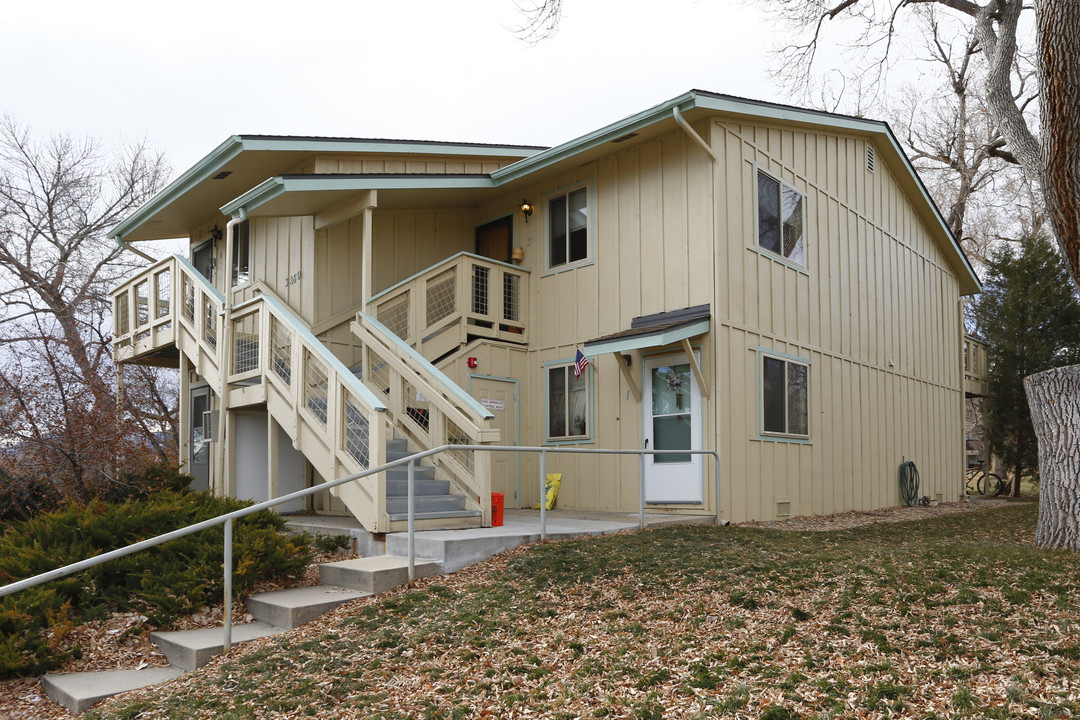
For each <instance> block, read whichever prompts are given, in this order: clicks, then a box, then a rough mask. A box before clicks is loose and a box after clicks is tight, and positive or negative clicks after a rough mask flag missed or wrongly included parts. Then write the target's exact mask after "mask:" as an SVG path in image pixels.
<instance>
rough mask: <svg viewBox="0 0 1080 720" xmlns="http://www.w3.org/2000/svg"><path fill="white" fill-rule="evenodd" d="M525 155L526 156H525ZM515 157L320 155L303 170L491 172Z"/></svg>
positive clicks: (439, 173)
mask: <svg viewBox="0 0 1080 720" xmlns="http://www.w3.org/2000/svg"><path fill="white" fill-rule="evenodd" d="M523 157H524V156H523ZM514 161H515V160H514V158H497V159H496V158H489V157H469V156H452V157H448V156H446V155H413V154H410V155H408V156H405V155H364V156H363V157H356V156H355V155H319V156H317V157H316V158H315V159H314V160H312V161H311V162H310V163H309V164H307V165H305V167H304V168H303V170H302V172H307V173H408V174H435V175H443V174H447V173H451V174H453V173H458V174H460V173H465V174H470V175H478V174H483V173H492V172H495V171H496V170H498V169H499V168H501V167H504V166H506V165H510V164H511V163H513V162H514Z"/></svg>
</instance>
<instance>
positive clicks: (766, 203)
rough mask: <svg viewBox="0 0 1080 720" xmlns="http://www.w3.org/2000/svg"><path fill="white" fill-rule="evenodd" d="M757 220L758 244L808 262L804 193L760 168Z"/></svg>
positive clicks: (801, 262) (787, 257) (792, 259)
mask: <svg viewBox="0 0 1080 720" xmlns="http://www.w3.org/2000/svg"><path fill="white" fill-rule="evenodd" d="M757 220H758V227H757V243H758V247H760V248H761V249H763V250H768V251H769V252H771V253H773V254H775V255H779V256H780V257H782V258H784V259H785V260H787V261H789V262H792V263H794V264H796V265H800V266H803V267H805V266H806V207H805V202H804V200H803V195H802V193H800V192H799V191H798V190H796V189H795V188H793V187H791V186H790V185H788V184H787V183H784V182H781V181H780V180H777V179H776V178H774V177H773V176H771V175H769V174H768V173H765V172H763V171H761V170H758V174H757Z"/></svg>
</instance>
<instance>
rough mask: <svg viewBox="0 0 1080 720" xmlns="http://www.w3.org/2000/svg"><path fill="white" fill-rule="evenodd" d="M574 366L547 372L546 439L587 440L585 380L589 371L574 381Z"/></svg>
mask: <svg viewBox="0 0 1080 720" xmlns="http://www.w3.org/2000/svg"><path fill="white" fill-rule="evenodd" d="M574 367H575V365H574V363H572V362H570V363H566V364H565V365H552V366H549V367H548V368H547V438H548V440H556V441H557V440H581V439H586V438H588V437H589V431H590V429H591V428H590V427H589V418H590V415H591V413H590V412H589V398H590V397H591V393H590V392H589V380H590V378H591V377H592V368H591V367H587V368H585V370H584V372H582V373H581V375H580V376H579V377H574Z"/></svg>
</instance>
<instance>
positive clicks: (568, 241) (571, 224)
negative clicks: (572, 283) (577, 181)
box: [548, 187, 589, 268]
mask: <svg viewBox="0 0 1080 720" xmlns="http://www.w3.org/2000/svg"><path fill="white" fill-rule="evenodd" d="M588 259H589V189H588V188H587V187H581V188H577V189H576V190H571V191H570V192H568V193H565V194H563V195H557V196H555V197H552V198H549V199H548V267H549V268H559V267H564V266H568V265H573V264H575V263H579V262H583V261H585V260H588Z"/></svg>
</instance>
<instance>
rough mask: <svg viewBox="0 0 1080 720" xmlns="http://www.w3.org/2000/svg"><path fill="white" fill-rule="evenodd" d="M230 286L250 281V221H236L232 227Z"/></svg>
mask: <svg viewBox="0 0 1080 720" xmlns="http://www.w3.org/2000/svg"><path fill="white" fill-rule="evenodd" d="M233 233H234V235H233V248H232V250H233V256H232V286H233V287H234V288H237V287H240V286H241V285H247V284H248V283H250V282H251V221H250V220H245V221H244V222H242V223H237V225H236V227H235V228H233Z"/></svg>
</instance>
